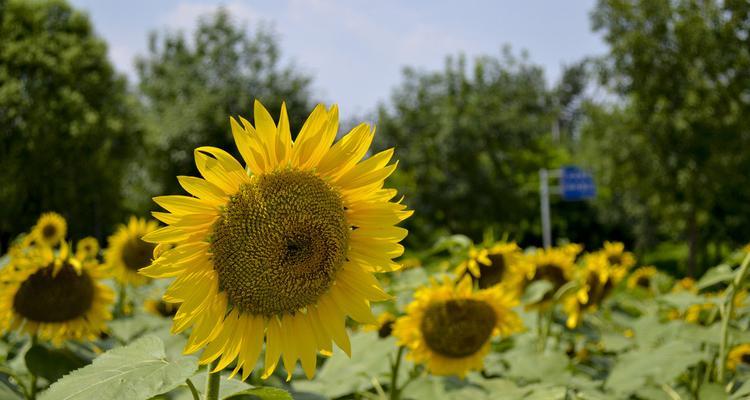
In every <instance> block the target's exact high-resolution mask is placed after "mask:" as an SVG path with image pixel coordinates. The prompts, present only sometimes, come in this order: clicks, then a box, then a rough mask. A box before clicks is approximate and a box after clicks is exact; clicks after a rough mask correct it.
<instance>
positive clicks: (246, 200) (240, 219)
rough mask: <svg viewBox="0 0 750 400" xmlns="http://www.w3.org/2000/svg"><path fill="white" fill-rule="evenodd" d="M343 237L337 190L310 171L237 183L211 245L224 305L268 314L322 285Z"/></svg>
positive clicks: (335, 264)
mask: <svg viewBox="0 0 750 400" xmlns="http://www.w3.org/2000/svg"><path fill="white" fill-rule="evenodd" d="M348 242H349V226H348V224H347V223H346V217H345V215H344V206H343V203H342V201H341V196H340V195H339V194H338V193H337V192H336V191H334V190H333V188H331V187H330V186H329V185H328V184H327V183H326V182H324V181H323V180H322V179H320V178H319V177H317V176H316V175H314V174H312V173H310V172H304V171H297V170H284V171H278V172H273V173H269V174H264V175H259V176H255V177H253V178H252V181H251V182H250V183H247V184H244V185H242V186H241V187H240V190H239V192H238V193H237V194H236V195H234V196H232V198H231V199H230V201H229V203H228V204H227V206H226V208H225V210H224V213H223V215H222V218H220V219H219V221H218V222H217V223H216V225H215V226H214V229H213V235H212V237H211V252H212V253H213V264H214V268H215V269H216V272H217V273H218V275H219V286H220V288H221V289H222V290H224V291H226V293H227V295H228V297H229V302H230V304H232V305H234V306H236V307H239V308H240V309H241V310H243V311H247V312H249V313H252V314H256V315H266V316H271V315H281V314H287V313H294V312H296V311H298V310H300V309H301V308H303V307H305V306H307V305H310V304H314V303H315V302H316V301H317V299H318V298H319V297H320V296H321V295H322V294H324V293H325V292H327V291H328V289H329V288H330V286H331V284H332V283H333V281H334V278H335V276H336V273H337V272H338V270H339V269H340V268H341V265H342V264H343V263H344V260H345V258H346V251H347V246H348Z"/></svg>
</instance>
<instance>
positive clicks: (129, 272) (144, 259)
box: [104, 217, 158, 285]
mask: <svg viewBox="0 0 750 400" xmlns="http://www.w3.org/2000/svg"><path fill="white" fill-rule="evenodd" d="M157 228H158V225H157V223H156V221H147V220H146V219H144V218H136V217H130V221H128V224H127V225H124V224H122V225H120V226H119V227H118V228H117V231H115V233H114V234H112V236H110V237H109V246H108V247H107V250H105V252H104V260H105V263H106V265H107V268H108V269H109V271H110V272H111V273H112V274H113V275H114V277H115V279H117V280H118V281H119V282H121V283H124V284H132V285H142V284H144V283H146V282H147V281H148V278H146V277H145V276H142V275H139V274H138V270H139V269H141V268H143V267H147V266H149V265H150V264H151V260H152V259H153V255H154V248H155V247H156V245H155V244H153V243H150V242H146V241H143V240H142V239H141V237H143V235H146V234H148V233H151V232H154V231H155V230H156V229H157Z"/></svg>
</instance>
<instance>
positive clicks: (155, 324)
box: [109, 314, 171, 343]
mask: <svg viewBox="0 0 750 400" xmlns="http://www.w3.org/2000/svg"><path fill="white" fill-rule="evenodd" d="M170 323H171V320H169V319H167V318H161V317H157V316H155V315H151V314H139V315H135V316H133V317H128V318H121V319H117V320H114V321H112V322H111V323H110V324H109V328H110V330H111V331H112V336H114V337H115V338H117V339H118V340H120V341H121V342H123V343H128V342H131V341H132V340H133V339H135V338H136V337H138V336H141V335H143V334H144V333H147V332H151V331H154V330H157V329H159V328H162V327H169V324H170Z"/></svg>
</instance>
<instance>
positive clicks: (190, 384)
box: [185, 378, 201, 400]
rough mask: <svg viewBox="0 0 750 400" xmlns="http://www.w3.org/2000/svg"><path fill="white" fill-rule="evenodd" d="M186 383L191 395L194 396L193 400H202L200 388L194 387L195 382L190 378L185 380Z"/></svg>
mask: <svg viewBox="0 0 750 400" xmlns="http://www.w3.org/2000/svg"><path fill="white" fill-rule="evenodd" d="M185 383H186V384H187V387H188V389H190V394H192V395H193V400H201V395H200V393H198V388H196V387H195V385H193V382H192V381H191V380H190V379H189V378H188V379H185Z"/></svg>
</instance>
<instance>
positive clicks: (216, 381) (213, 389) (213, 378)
mask: <svg viewBox="0 0 750 400" xmlns="http://www.w3.org/2000/svg"><path fill="white" fill-rule="evenodd" d="M217 365H219V359H218V358H217V359H216V360H215V361H213V362H212V363H211V364H210V365H209V366H208V379H206V400H219V386H220V385H221V371H216V373H212V372H211V371H213V370H214V368H216V366H217Z"/></svg>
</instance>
